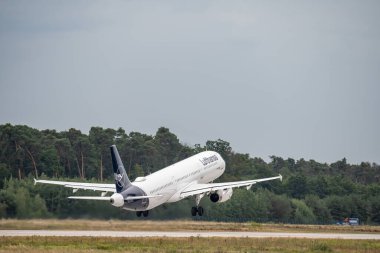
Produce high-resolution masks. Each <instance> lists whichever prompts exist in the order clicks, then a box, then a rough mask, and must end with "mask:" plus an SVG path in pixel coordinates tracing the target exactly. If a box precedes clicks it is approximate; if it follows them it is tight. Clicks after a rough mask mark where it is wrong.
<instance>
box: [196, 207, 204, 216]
mask: <svg viewBox="0 0 380 253" xmlns="http://www.w3.org/2000/svg"><path fill="white" fill-rule="evenodd" d="M197 211H198V215H199V216H202V215H203V213H204V211H205V210H204V209H203V207H201V206H198V210H197Z"/></svg>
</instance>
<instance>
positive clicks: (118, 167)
mask: <svg viewBox="0 0 380 253" xmlns="http://www.w3.org/2000/svg"><path fill="white" fill-rule="evenodd" d="M110 150H111V157H112V167H113V173H114V175H115V185H116V192H122V191H125V190H126V189H127V188H129V187H130V186H131V185H132V184H131V181H129V178H128V175H127V172H126V171H125V169H124V165H123V162H122V161H121V158H120V155H119V152H118V151H117V148H116V146H115V145H112V146H111V147H110Z"/></svg>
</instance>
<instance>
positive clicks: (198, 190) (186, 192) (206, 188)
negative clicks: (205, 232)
mask: <svg viewBox="0 0 380 253" xmlns="http://www.w3.org/2000/svg"><path fill="white" fill-rule="evenodd" d="M275 179H280V180H281V181H282V176H281V175H278V176H277V177H268V178H261V179H254V180H246V181H236V182H226V183H211V184H192V185H190V186H188V187H186V188H185V189H183V190H182V192H181V197H182V198H186V197H189V196H194V195H198V194H204V193H211V192H216V191H218V190H226V189H229V188H239V187H247V190H249V189H250V188H251V187H252V185H254V184H256V183H259V182H264V181H270V180H275Z"/></svg>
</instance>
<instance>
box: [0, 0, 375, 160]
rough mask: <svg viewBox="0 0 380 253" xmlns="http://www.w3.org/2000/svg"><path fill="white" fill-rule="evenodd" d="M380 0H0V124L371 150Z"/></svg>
mask: <svg viewBox="0 0 380 253" xmlns="http://www.w3.org/2000/svg"><path fill="white" fill-rule="evenodd" d="M379 13H380V1H348V0H344V1H343V0H342V1H331V0H325V1H137V0H136V1H4V0H1V1H0V124H3V123H7V122H10V123H12V124H27V125H29V126H32V127H35V128H39V129H46V128H52V129H57V130H59V131H61V130H66V129H69V128H70V127H74V128H77V129H81V130H82V131H83V132H85V133H86V132H88V130H89V128H90V127H91V126H102V127H111V128H117V127H119V126H120V127H123V128H124V129H125V130H126V131H127V132H130V131H140V132H143V133H148V134H154V133H155V131H156V130H157V129H158V127H160V126H166V127H168V128H169V129H170V130H171V131H172V132H173V133H175V134H176V135H177V136H178V138H179V139H180V140H181V141H182V142H183V143H187V144H189V145H194V144H197V143H201V144H204V143H205V141H206V140H208V139H210V140H215V139H217V138H221V139H223V140H226V141H229V142H230V143H231V146H232V147H233V149H234V150H235V151H237V152H242V153H249V154H251V156H259V157H262V158H264V159H268V156H269V155H272V154H274V155H277V156H282V157H284V158H287V157H293V158H295V159H299V158H302V157H303V158H305V159H315V160H317V161H320V162H334V161H336V160H339V159H342V158H343V157H346V158H347V160H348V161H349V162H351V163H359V162H361V161H370V162H377V163H379V162H380V134H379V129H380V119H379V116H380V115H379V108H380V99H379V95H380V84H379V80H380V15H379Z"/></svg>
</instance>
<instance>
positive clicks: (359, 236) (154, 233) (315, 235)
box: [0, 230, 380, 240]
mask: <svg viewBox="0 0 380 253" xmlns="http://www.w3.org/2000/svg"><path fill="white" fill-rule="evenodd" d="M0 236H6V237H9V236H72V237H80V236H88V237H240V238H245V237H249V238H308V239H348V240H380V234H345V233H341V234H338V233H284V232H205V231H202V232H162V231H84V230H82V231H69V230H0Z"/></svg>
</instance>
